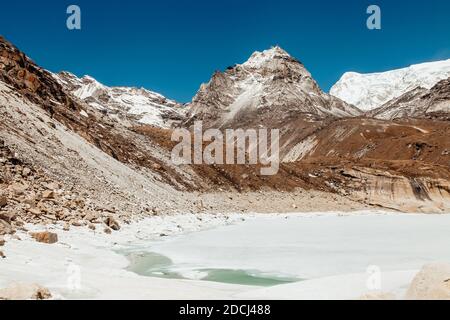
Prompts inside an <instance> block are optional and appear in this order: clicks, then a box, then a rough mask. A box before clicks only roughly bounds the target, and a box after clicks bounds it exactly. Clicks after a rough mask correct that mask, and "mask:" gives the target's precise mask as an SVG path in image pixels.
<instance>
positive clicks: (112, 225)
mask: <svg viewBox="0 0 450 320" xmlns="http://www.w3.org/2000/svg"><path fill="white" fill-rule="evenodd" d="M105 224H106V225H107V226H108V227H110V228H111V229H113V230H114V231H117V230H120V225H119V223H118V222H117V221H116V220H114V218H113V217H111V216H109V217H108V218H106V219H105Z"/></svg>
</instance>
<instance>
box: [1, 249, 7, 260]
mask: <svg viewBox="0 0 450 320" xmlns="http://www.w3.org/2000/svg"><path fill="white" fill-rule="evenodd" d="M0 258H1V259H5V258H6V256H5V254H4V253H3V251H0Z"/></svg>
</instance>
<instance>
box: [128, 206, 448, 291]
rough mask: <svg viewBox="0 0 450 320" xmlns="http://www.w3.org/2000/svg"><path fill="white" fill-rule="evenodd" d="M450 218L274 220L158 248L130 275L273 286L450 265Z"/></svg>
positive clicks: (220, 229)
mask: <svg viewBox="0 0 450 320" xmlns="http://www.w3.org/2000/svg"><path fill="white" fill-rule="evenodd" d="M449 244H450V215H406V214H358V215H351V214H349V215H343V216H342V215H333V214H326V215H307V216H305V215H278V216H275V215H270V216H259V217H256V218H250V219H248V220H246V221H244V222H240V223H237V224H234V225H228V226H222V227H218V228H214V229H210V230H206V231H200V232H194V233H189V234H184V235H181V236H177V237H173V238H168V239H166V240H164V241H161V242H155V243H152V244H151V245H150V246H149V247H148V249H146V250H145V251H146V252H147V253H145V254H140V255H134V256H133V257H132V260H133V264H132V266H131V270H133V268H134V270H133V271H135V272H137V273H140V274H144V275H149V276H161V277H169V278H188V279H202V280H210V281H218V282H231V283H241V284H253V285H261V286H271V285H277V284H282V283H284V282H293V281H299V280H305V279H314V278H322V277H327V276H334V275H341V274H351V273H365V272H366V270H367V268H368V267H369V266H372V265H375V266H377V267H379V268H380V269H381V271H400V270H416V269H420V268H421V267H422V266H423V265H424V264H426V263H429V262H436V261H443V262H450V250H449Z"/></svg>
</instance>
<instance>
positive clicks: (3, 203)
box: [0, 196, 8, 208]
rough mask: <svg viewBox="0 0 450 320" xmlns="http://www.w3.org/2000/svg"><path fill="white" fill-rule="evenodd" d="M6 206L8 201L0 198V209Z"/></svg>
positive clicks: (2, 197)
mask: <svg viewBox="0 0 450 320" xmlns="http://www.w3.org/2000/svg"><path fill="white" fill-rule="evenodd" d="M7 204H8V199H7V198H6V196H0V208H2V207H4V206H6V205H7Z"/></svg>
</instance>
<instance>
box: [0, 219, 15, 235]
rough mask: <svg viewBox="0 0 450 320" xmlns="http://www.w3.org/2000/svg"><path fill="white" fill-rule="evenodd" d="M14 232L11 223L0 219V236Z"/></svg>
mask: <svg viewBox="0 0 450 320" xmlns="http://www.w3.org/2000/svg"><path fill="white" fill-rule="evenodd" d="M11 233H13V229H12V227H11V225H10V224H9V223H8V222H6V221H5V220H2V219H0V236H1V235H5V234H11Z"/></svg>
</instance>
